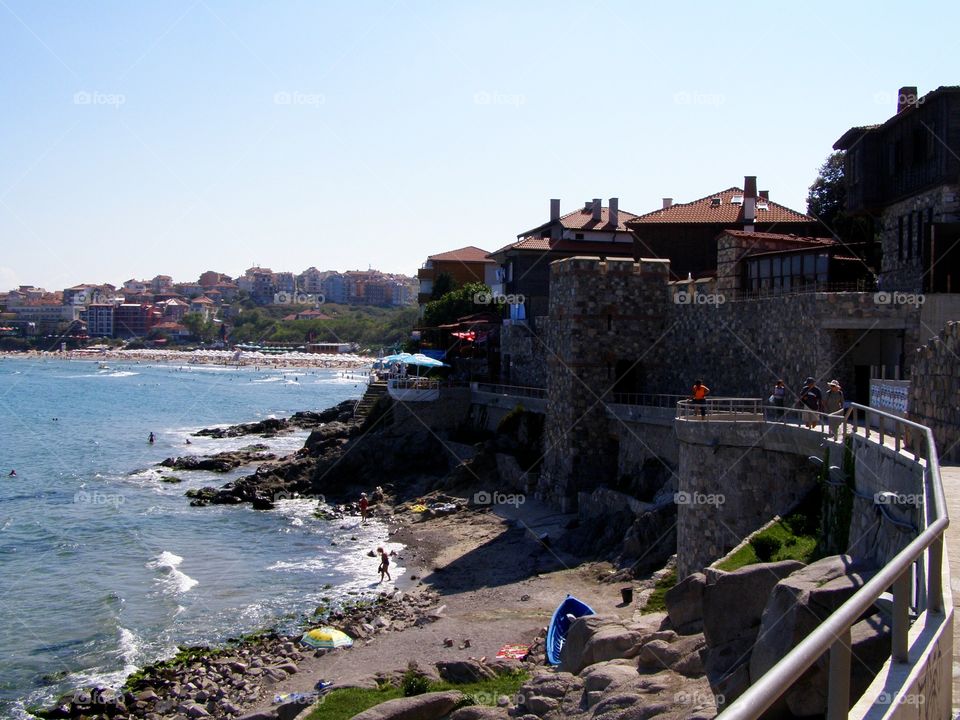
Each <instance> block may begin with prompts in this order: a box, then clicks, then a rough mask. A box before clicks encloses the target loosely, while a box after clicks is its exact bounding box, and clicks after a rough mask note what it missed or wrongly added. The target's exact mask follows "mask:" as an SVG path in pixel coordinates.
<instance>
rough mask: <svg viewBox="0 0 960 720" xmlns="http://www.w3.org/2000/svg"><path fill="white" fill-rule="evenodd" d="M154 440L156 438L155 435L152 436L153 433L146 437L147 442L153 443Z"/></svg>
mask: <svg viewBox="0 0 960 720" xmlns="http://www.w3.org/2000/svg"><path fill="white" fill-rule="evenodd" d="M154 440H156V437H154V435H153V433H150V437H148V438H147V442H148V443H150V444H151V445H153V441H154Z"/></svg>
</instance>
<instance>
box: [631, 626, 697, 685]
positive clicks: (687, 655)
mask: <svg viewBox="0 0 960 720" xmlns="http://www.w3.org/2000/svg"><path fill="white" fill-rule="evenodd" d="M705 645H706V643H705V642H704V639H703V635H687V636H684V637H682V638H680V639H678V640H677V641H676V642H672V643H670V642H667V641H666V640H651V641H650V642H648V643H646V644H644V645H643V646H642V647H641V649H640V653H639V655H638V656H637V665H638V667H639V668H640V670H641V671H644V670H646V671H650V672H659V671H661V670H674V671H675V672H679V673H680V674H682V675H694V676H699V675H702V674H703V664H702V663H701V661H700V651H701V650H702V649H703V648H704V647H705ZM691 656H694V658H693V659H691ZM681 667H682V670H683V672H681Z"/></svg>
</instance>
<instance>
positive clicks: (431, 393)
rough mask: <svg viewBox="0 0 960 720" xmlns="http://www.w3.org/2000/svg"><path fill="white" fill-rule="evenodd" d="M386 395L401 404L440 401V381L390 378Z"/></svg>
mask: <svg viewBox="0 0 960 720" xmlns="http://www.w3.org/2000/svg"><path fill="white" fill-rule="evenodd" d="M387 394H388V395H390V397H392V398H393V399H394V400H399V401H401V402H434V401H436V400H439V399H440V381H439V380H429V379H427V378H415V377H414V378H390V380H388V381H387Z"/></svg>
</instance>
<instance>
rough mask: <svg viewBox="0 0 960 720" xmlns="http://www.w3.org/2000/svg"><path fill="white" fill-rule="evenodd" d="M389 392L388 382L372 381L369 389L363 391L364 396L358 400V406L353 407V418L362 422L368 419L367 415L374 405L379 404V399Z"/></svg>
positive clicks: (368, 386)
mask: <svg viewBox="0 0 960 720" xmlns="http://www.w3.org/2000/svg"><path fill="white" fill-rule="evenodd" d="M386 394H387V383H385V382H379V381H378V382H371V383H370V384H368V385H367V390H366V392H365V393H363V397H361V398H360V400H359V401H358V402H357V404H356V406H355V407H354V408H353V419H354V420H355V421H356V422H358V423H362V422H363V421H364V420H366V419H367V416H368V415H369V414H370V412H371V411H372V410H373V406H374V405H376V404H377V401H378V400H379V399H380V398H382V397H384V396H385V395H386Z"/></svg>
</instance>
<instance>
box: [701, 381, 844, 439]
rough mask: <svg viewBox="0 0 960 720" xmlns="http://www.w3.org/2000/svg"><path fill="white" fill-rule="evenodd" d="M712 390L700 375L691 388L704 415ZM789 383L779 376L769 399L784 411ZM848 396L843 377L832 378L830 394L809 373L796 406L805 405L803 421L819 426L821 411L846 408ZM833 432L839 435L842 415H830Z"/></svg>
mask: <svg viewBox="0 0 960 720" xmlns="http://www.w3.org/2000/svg"><path fill="white" fill-rule="evenodd" d="M709 394H710V388H708V387H707V386H706V385H704V384H703V380H700V379H699V378H698V379H697V380H696V381H695V382H694V383H693V388H692V389H691V391H690V401H691V403H692V404H693V405H695V406H697V409H698V410H699V413H700V417H706V414H707V396H708V395H709ZM787 395H788V391H787V386H786V385H785V384H784V382H783V380H780V379H778V380H777V382H776V383H775V384H774V386H773V391H772V392H771V393H770V397H769V398H768V399H767V402H768V403H769V404H770V405H772V406H773V407H775V408H781V411H780V413H781V414H782V413H783V412H784V411H785V409H786V407H787ZM843 405H844V397H843V388H842V387H841V386H840V381H838V380H831V381H830V382H828V383H827V392H826V394H824V393H823V391H822V390H821V389H820V388H819V387H817V380H816V378H814V377H808V378H807V379H806V380H804V381H803V387H802V388H801V389H800V392H799V393H798V394H797V400H796V405H795V407H798V408H802V410H803V414H802V421H803V424H804V425H805V426H806V427H808V428H811V429H812V428H815V427H816V426H817V423H818V421H819V418H820V414H821V413H826V414H828V415H831V414H833V413H836V412H838V411H840V410H842V409H843ZM829 424H830V433H831V435H834V436H836V433H837V428H839V426H840V419H839V418H836V419H834V418H830V420H829Z"/></svg>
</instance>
